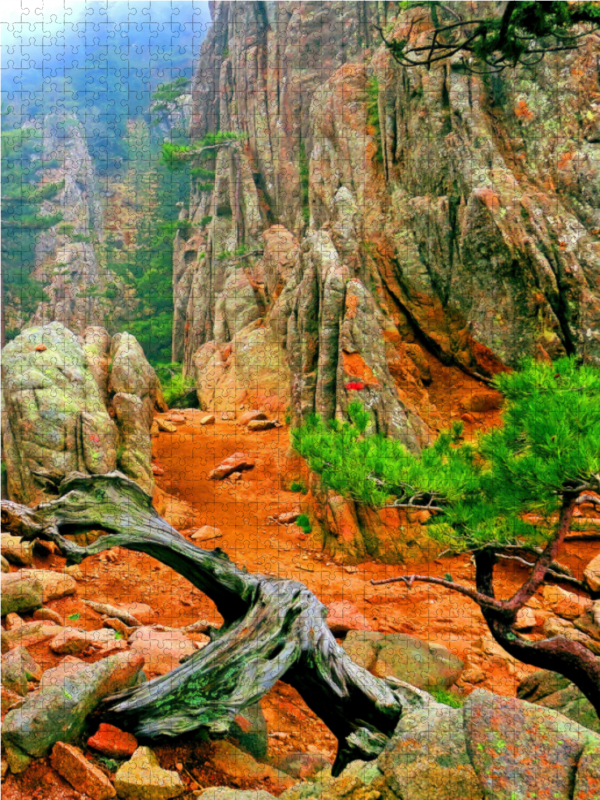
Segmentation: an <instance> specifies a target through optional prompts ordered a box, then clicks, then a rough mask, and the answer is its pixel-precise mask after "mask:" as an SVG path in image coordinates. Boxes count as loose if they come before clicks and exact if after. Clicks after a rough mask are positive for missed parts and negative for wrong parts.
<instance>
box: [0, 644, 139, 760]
mask: <svg viewBox="0 0 600 800" xmlns="http://www.w3.org/2000/svg"><path fill="white" fill-rule="evenodd" d="M143 664H144V659H143V657H142V656H140V655H139V654H137V653H119V654H117V655H113V656H108V658H104V659H102V660H101V661H97V662H96V663H94V664H85V663H84V662H74V663H73V664H69V665H68V667H69V668H68V669H66V670H65V669H63V670H62V671H60V674H57V675H56V679H55V680H51V679H50V678H51V676H48V680H43V681H42V684H41V687H40V689H39V691H37V692H35V694H30V695H29V696H28V697H27V698H26V700H25V702H24V703H23V705H22V706H21V707H20V708H17V709H15V710H13V711H10V712H9V713H8V714H7V716H6V718H5V720H4V724H3V729H2V736H3V741H4V746H5V749H6V751H7V754H10V753H14V754H15V758H17V757H21V759H22V760H23V761H25V759H23V757H24V756H25V757H29V758H31V757H34V758H40V757H41V756H44V755H46V754H47V753H48V752H49V751H50V750H51V749H52V747H53V745H54V744H55V743H56V742H66V743H69V742H73V741H75V740H76V739H77V738H78V737H79V736H80V735H81V733H82V731H83V729H84V726H85V721H86V718H87V717H88V715H89V714H90V713H91V712H92V711H93V710H94V709H95V708H96V707H97V706H98V704H99V703H100V701H101V700H102V699H103V698H104V697H107V696H108V695H110V694H115V693H116V692H118V691H120V690H121V689H127V688H129V687H130V686H133V685H134V684H135V683H136V682H137V681H138V679H139V673H140V670H141V668H142V666H143ZM50 672H53V670H50ZM47 674H48V673H46V675H47ZM46 675H44V679H45V678H46ZM25 766H26V764H25ZM13 771H14V770H13Z"/></svg>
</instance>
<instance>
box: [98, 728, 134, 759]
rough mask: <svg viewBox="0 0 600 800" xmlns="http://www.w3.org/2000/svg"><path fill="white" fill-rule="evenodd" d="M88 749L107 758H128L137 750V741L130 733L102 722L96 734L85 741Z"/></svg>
mask: <svg viewBox="0 0 600 800" xmlns="http://www.w3.org/2000/svg"><path fill="white" fill-rule="evenodd" d="M87 744H88V747H91V748H92V749H93V750H97V751H98V752H99V753H102V755H104V756H108V757H109V758H130V757H131V756H132V755H133V754H134V753H135V751H136V750H137V746H138V744H137V739H136V738H135V736H133V735H132V734H131V733H125V732H124V731H121V730H119V728H115V726H114V725H109V724H107V723H106V722H102V723H101V724H100V727H99V728H98V730H97V732H96V733H95V734H94V735H93V736H90V738H89V739H88V740H87Z"/></svg>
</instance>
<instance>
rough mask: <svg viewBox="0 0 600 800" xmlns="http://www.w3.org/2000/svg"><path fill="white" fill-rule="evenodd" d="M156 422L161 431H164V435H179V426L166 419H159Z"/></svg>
mask: <svg viewBox="0 0 600 800" xmlns="http://www.w3.org/2000/svg"><path fill="white" fill-rule="evenodd" d="M154 421H155V422H156V425H157V427H158V430H159V431H162V432H163V433H177V425H173V423H172V422H169V421H168V420H166V419H161V418H160V417H157V418H156V419H155V420H154Z"/></svg>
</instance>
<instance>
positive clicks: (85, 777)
mask: <svg viewBox="0 0 600 800" xmlns="http://www.w3.org/2000/svg"><path fill="white" fill-rule="evenodd" d="M50 763H51V764H52V766H53V767H54V769H55V770H56V771H57V772H58V774H59V775H61V776H62V777H63V778H64V779H65V780H66V781H68V782H69V783H70V784H71V786H72V787H73V788H74V789H75V791H77V792H81V794H85V795H87V796H88V797H90V798H91V799H92V800H108V798H109V797H116V795H117V793H116V791H115V789H114V786H113V785H112V783H111V782H110V781H109V779H108V778H107V777H106V775H105V774H104V773H103V772H102V771H101V770H100V769H98V767H96V766H94V764H92V763H90V762H89V761H88V760H87V758H86V757H85V756H84V755H83V753H82V751H81V750H80V749H79V748H78V747H74V746H73V745H71V744H65V743H64V742H57V743H56V744H55V745H54V747H53V748H52V755H51V757H50Z"/></svg>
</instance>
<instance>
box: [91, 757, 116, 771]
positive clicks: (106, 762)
mask: <svg viewBox="0 0 600 800" xmlns="http://www.w3.org/2000/svg"><path fill="white" fill-rule="evenodd" d="M96 760H97V761H98V763H100V764H102V766H103V767H106V769H107V770H108V771H109V772H116V771H117V770H118V769H119V762H118V761H115V760H114V758H107V757H106V756H96Z"/></svg>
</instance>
